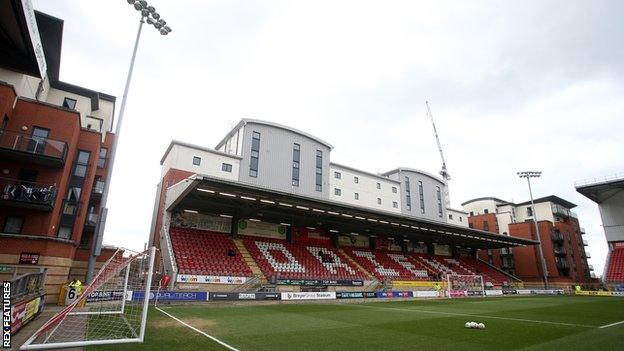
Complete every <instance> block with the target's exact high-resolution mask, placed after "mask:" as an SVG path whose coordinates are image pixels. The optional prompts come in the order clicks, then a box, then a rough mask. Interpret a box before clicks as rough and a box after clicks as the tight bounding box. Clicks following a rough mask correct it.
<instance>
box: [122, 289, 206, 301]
mask: <svg viewBox="0 0 624 351" xmlns="http://www.w3.org/2000/svg"><path fill="white" fill-rule="evenodd" d="M128 296H129V297H130V298H131V299H132V300H134V301H142V300H143V299H144V297H145V292H144V291H134V292H130V293H129V294H128ZM156 296H158V301H208V292H206V291H198V292H193V291H160V292H157V291H151V292H150V293H149V299H150V300H154V297H156Z"/></svg>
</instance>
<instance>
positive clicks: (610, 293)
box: [575, 290, 624, 296]
mask: <svg viewBox="0 0 624 351" xmlns="http://www.w3.org/2000/svg"><path fill="white" fill-rule="evenodd" d="M575 294H576V295H584V296H624V292H622V291H584V290H581V291H576V292H575Z"/></svg>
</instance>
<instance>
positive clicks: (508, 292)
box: [503, 289, 518, 295]
mask: <svg viewBox="0 0 624 351" xmlns="http://www.w3.org/2000/svg"><path fill="white" fill-rule="evenodd" d="M503 295H518V290H516V289H503Z"/></svg>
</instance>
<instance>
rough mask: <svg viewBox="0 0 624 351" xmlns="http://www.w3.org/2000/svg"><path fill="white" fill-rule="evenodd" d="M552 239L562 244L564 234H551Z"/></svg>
mask: <svg viewBox="0 0 624 351" xmlns="http://www.w3.org/2000/svg"><path fill="white" fill-rule="evenodd" d="M550 238H551V239H552V241H554V242H562V241H563V234H561V232H560V231H558V230H557V231H554V232H552V233H551V234H550Z"/></svg>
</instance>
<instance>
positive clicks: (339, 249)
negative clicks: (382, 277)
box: [338, 248, 377, 280]
mask: <svg viewBox="0 0 624 351" xmlns="http://www.w3.org/2000/svg"><path fill="white" fill-rule="evenodd" d="M338 252H340V253H341V254H342V255H343V256H344V257H346V258H347V259H348V260H349V262H351V264H353V265H354V266H356V267H357V268H359V269H360V270H361V271H362V272H364V273H365V274H366V276H367V277H368V279H369V280H377V279H376V278H375V277H374V276H373V275H372V274H371V273H370V272H369V271H367V270H366V269H365V268H364V267H362V266H361V265H360V264H359V263H357V261H356V260H354V259H353V258H352V257H351V256H349V255H348V254H347V253H346V252H345V251H344V250H343V249H342V248H338Z"/></svg>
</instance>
